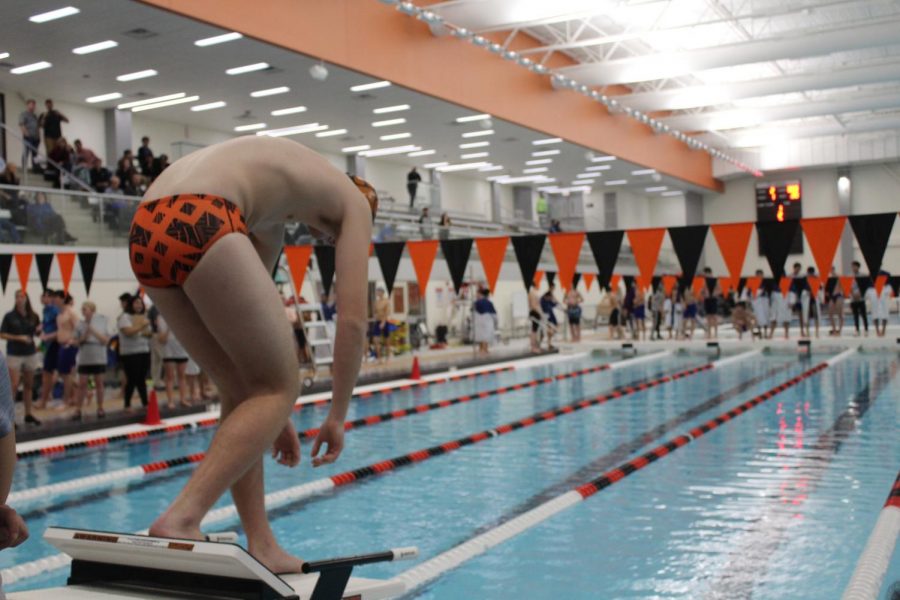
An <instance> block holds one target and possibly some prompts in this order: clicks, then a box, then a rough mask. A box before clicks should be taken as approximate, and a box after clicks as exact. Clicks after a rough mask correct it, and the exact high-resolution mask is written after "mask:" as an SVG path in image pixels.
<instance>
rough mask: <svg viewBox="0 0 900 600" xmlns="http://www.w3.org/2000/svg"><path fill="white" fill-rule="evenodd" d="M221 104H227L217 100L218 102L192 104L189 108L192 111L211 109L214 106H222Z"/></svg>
mask: <svg viewBox="0 0 900 600" xmlns="http://www.w3.org/2000/svg"><path fill="white" fill-rule="evenodd" d="M223 106H227V104H225V103H224V102H223V101H221V100H219V101H218V102H210V103H208V104H198V105H197V106H192V107H191V110H192V111H194V112H202V111H204V110H213V109H214V108H222V107H223Z"/></svg>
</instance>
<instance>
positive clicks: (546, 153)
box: [531, 150, 560, 156]
mask: <svg viewBox="0 0 900 600" xmlns="http://www.w3.org/2000/svg"><path fill="white" fill-rule="evenodd" d="M559 153H560V151H559V150H539V151H537V152H532V153H531V155H532V156H556V155H557V154H559Z"/></svg>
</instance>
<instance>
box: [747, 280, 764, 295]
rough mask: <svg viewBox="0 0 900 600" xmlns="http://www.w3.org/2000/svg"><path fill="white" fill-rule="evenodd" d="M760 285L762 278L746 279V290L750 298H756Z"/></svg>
mask: <svg viewBox="0 0 900 600" xmlns="http://www.w3.org/2000/svg"><path fill="white" fill-rule="evenodd" d="M761 285H762V277H748V278H747V289H748V290H750V296H751V297H753V298H756V295H757V294H758V293H759V287H760V286H761Z"/></svg>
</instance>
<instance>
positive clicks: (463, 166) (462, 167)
mask: <svg viewBox="0 0 900 600" xmlns="http://www.w3.org/2000/svg"><path fill="white" fill-rule="evenodd" d="M487 166H489V163H486V162H474V163H459V164H456V165H444V166H443V167H438V168H437V170H438V171H441V172H444V171H471V170H472V169H480V168H481V167H487Z"/></svg>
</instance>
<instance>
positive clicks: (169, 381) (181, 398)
mask: <svg viewBox="0 0 900 600" xmlns="http://www.w3.org/2000/svg"><path fill="white" fill-rule="evenodd" d="M156 332H157V333H156V335H157V338H158V340H159V343H160V344H161V345H162V360H163V378H164V381H165V382H166V406H168V407H169V408H175V380H176V379H177V380H178V404H179V405H180V406H184V407H189V406H190V405H191V403H190V402H189V401H188V400H185V395H186V393H187V363H188V355H187V352H186V351H185V349H184V346H182V345H181V342H179V341H178V338H177V337H175V334H174V333H172V330H171V328H170V327H169V324H168V323H166V320H165V319H164V318H163V317H162V316H159V317H157V318H156ZM188 399H189V397H188Z"/></svg>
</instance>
